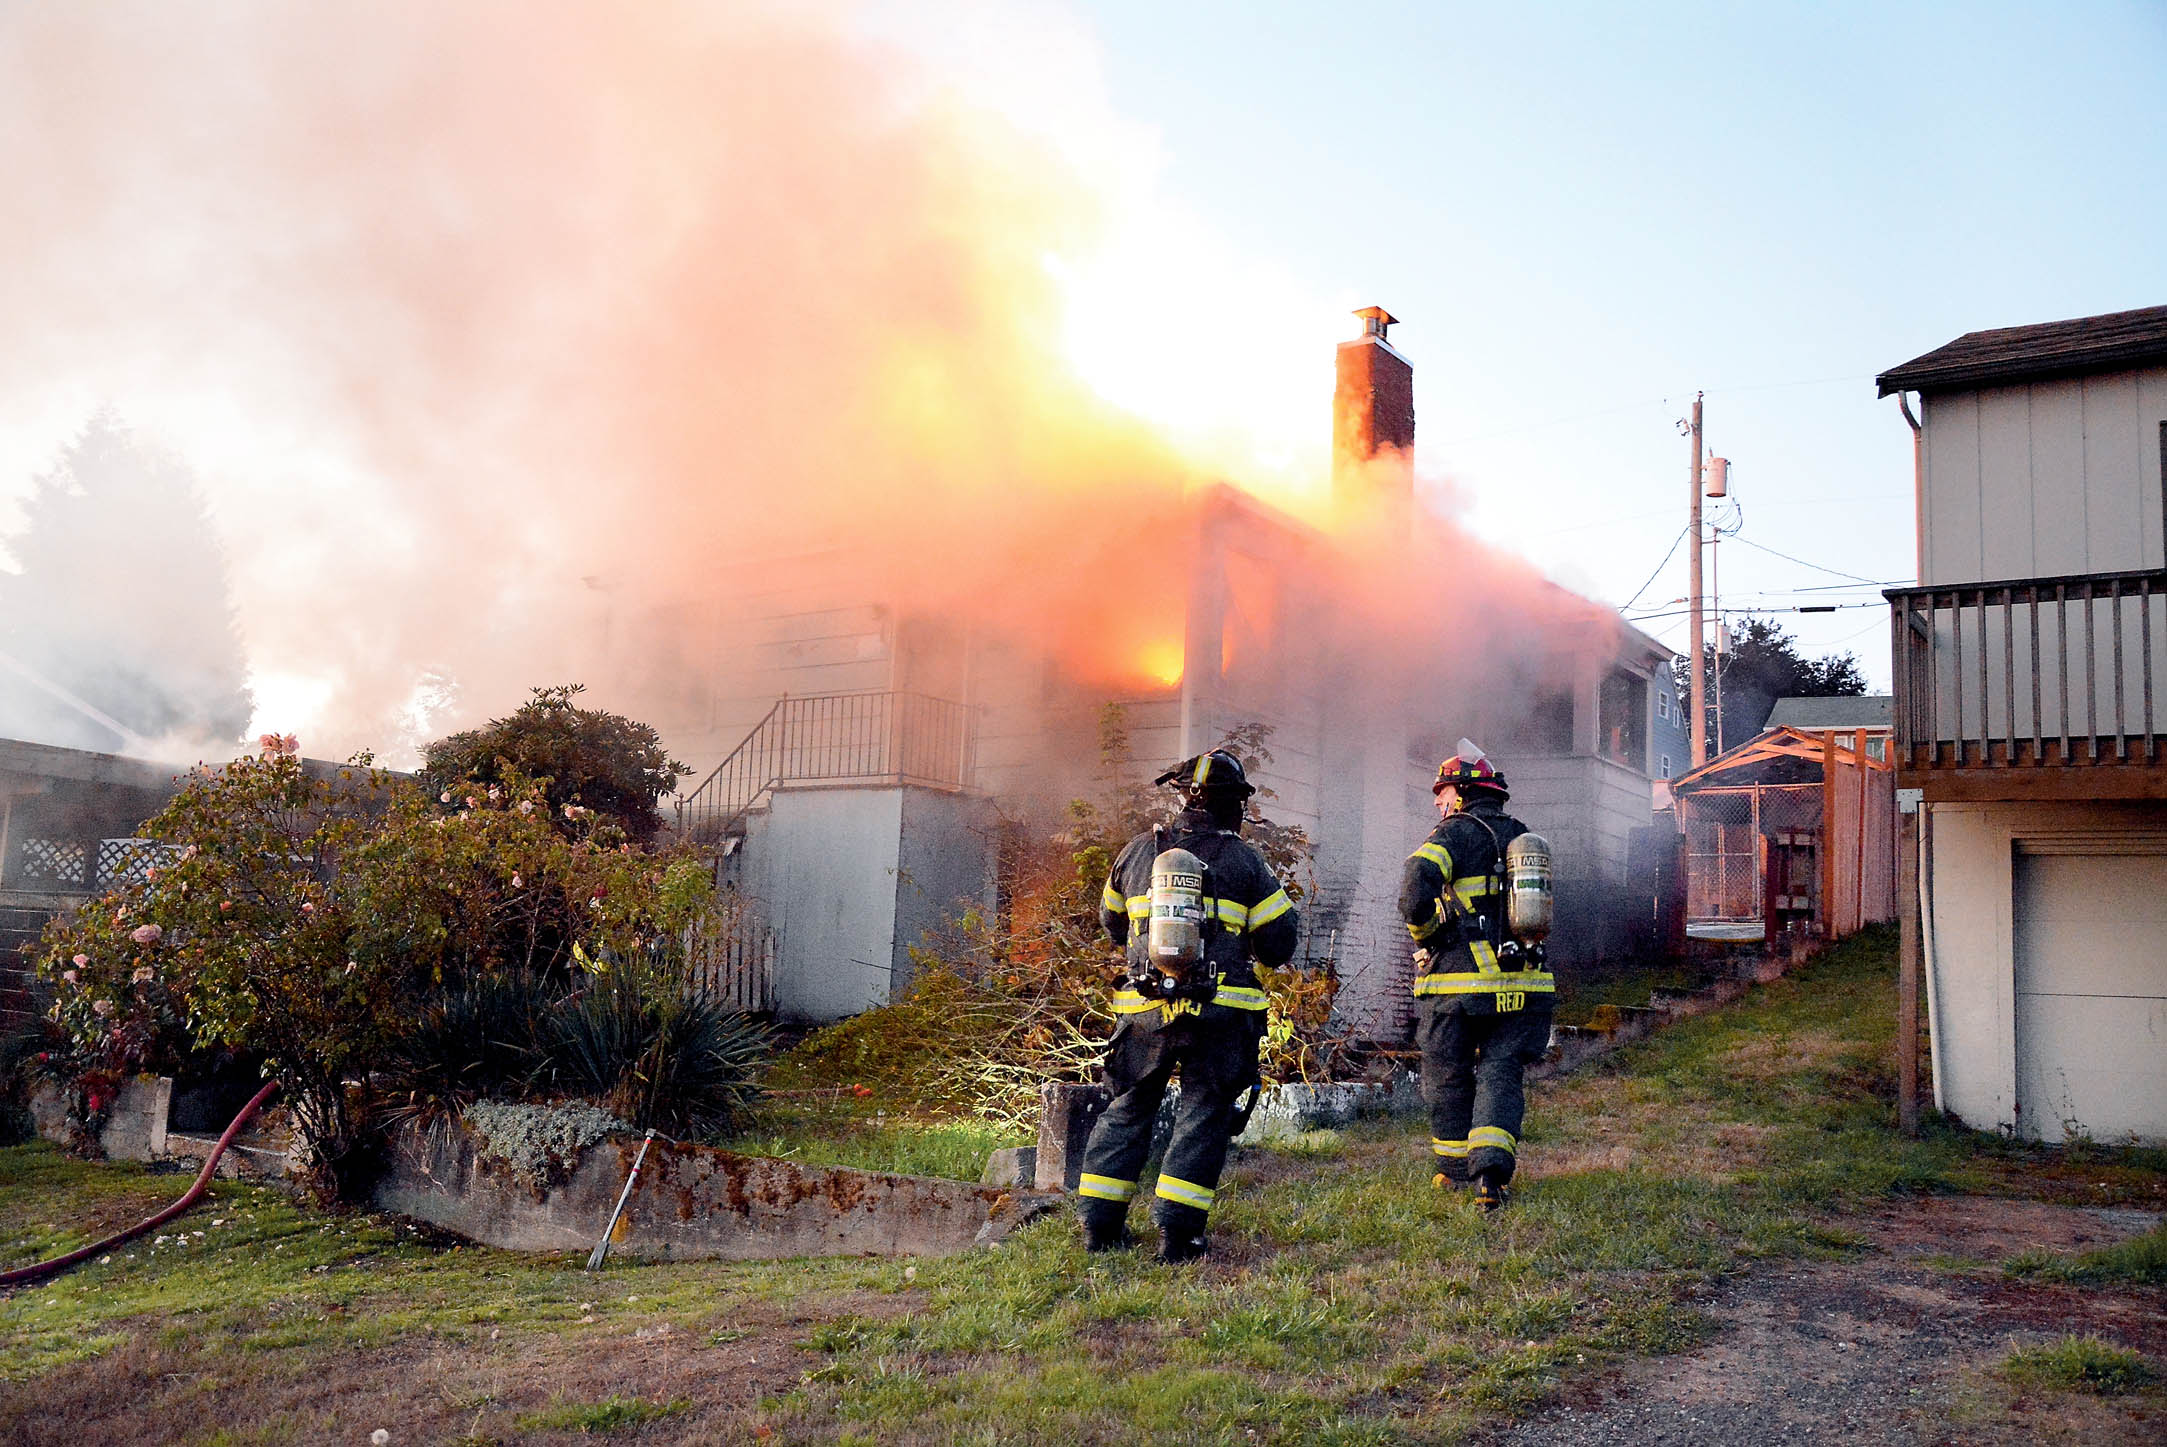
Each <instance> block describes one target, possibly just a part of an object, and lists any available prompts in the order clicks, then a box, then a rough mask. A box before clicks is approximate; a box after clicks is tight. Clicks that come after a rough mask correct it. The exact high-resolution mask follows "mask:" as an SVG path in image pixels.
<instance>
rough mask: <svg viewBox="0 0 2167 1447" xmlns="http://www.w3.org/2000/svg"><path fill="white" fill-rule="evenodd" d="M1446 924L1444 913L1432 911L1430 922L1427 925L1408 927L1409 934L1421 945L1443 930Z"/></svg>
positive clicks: (1420, 924)
mask: <svg viewBox="0 0 2167 1447" xmlns="http://www.w3.org/2000/svg"><path fill="white" fill-rule="evenodd" d="M1444 923H1445V915H1444V911H1442V910H1432V911H1431V912H1430V917H1429V920H1428V921H1427V922H1426V923H1419V924H1411V925H1409V926H1407V933H1409V934H1410V935H1413V936H1414V940H1415V943H1416V944H1418V945H1419V944H1421V943H1422V942H1423V941H1424V940H1426V939H1428V938H1429V937H1430V936H1431V935H1433V934H1436V933H1437V931H1438V930H1439V929H1441V928H1443V927H1444Z"/></svg>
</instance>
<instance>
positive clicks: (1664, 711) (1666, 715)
mask: <svg viewBox="0 0 2167 1447" xmlns="http://www.w3.org/2000/svg"><path fill="white" fill-rule="evenodd" d="M1655 716H1656V717H1657V718H1659V719H1662V720H1663V721H1664V722H1666V723H1668V722H1669V721H1670V695H1669V694H1667V693H1657V694H1656V696H1655Z"/></svg>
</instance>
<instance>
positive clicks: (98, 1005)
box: [90, 1000, 113, 1020]
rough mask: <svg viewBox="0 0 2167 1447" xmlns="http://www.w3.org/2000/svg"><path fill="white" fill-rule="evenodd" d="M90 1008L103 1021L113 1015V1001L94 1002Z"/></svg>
mask: <svg viewBox="0 0 2167 1447" xmlns="http://www.w3.org/2000/svg"><path fill="white" fill-rule="evenodd" d="M90 1008H91V1011H92V1013H94V1014H95V1015H97V1017H98V1018H99V1019H101V1020H102V1019H104V1018H105V1017H106V1016H108V1015H110V1014H112V1013H113V1002H112V1001H111V1000H93V1001H92V1002H91V1005H90Z"/></svg>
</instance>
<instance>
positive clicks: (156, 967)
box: [40, 736, 711, 1194]
mask: <svg viewBox="0 0 2167 1447" xmlns="http://www.w3.org/2000/svg"><path fill="white" fill-rule="evenodd" d="M550 813H551V811H550V809H549V807H548V803H547V800H546V796H545V795H544V793H543V791H542V790H541V789H540V788H539V787H537V786H535V785H533V784H531V783H529V782H528V781H526V780H525V779H523V778H521V777H519V776H517V775H516V774H514V775H510V776H507V777H504V778H500V779H499V780H497V781H496V782H495V783H492V784H484V783H479V782H470V783H463V784H460V785H458V786H455V787H452V788H438V789H436V790H434V791H432V790H430V789H427V788H424V787H423V786H421V785H419V784H417V783H415V782H414V781H413V780H410V779H404V778H401V777H399V776H396V775H392V774H389V773H386V772H384V771H382V770H379V769H375V768H372V767H370V765H369V763H368V761H367V760H366V759H365V758H363V759H359V760H357V761H355V762H354V763H353V764H351V765H349V766H346V767H343V768H338V769H325V768H323V767H322V766H320V765H319V766H313V767H310V766H304V764H303V762H302V760H301V759H300V757H299V751H298V749H297V748H296V747H295V746H294V744H293V742H292V740H290V739H283V738H277V737H273V736H266V738H265V740H264V743H263V749H262V752H261V754H260V755H259V756H258V757H254V758H244V759H238V760H235V761H234V762H233V763H230V764H227V765H224V766H222V767H219V768H215V769H203V770H199V771H198V772H197V773H196V774H195V775H194V776H192V777H191V778H190V779H189V780H188V781H187V783H186V785H185V787H183V788H182V789H181V791H180V792H179V793H178V794H177V795H176V796H175V797H174V799H173V800H172V802H171V803H170V804H169V805H168V806H167V807H166V809H165V810H164V811H163V812H162V813H160V814H159V815H158V816H157V817H155V818H154V819H152V820H150V821H149V822H148V823H147V824H146V825H145V826H144V831H143V832H144V833H145V834H146V835H147V836H148V837H150V838H152V839H154V840H157V841H159V842H160V843H162V844H163V845H164V846H166V847H165V850H164V857H163V858H162V860H161V861H160V863H159V864H158V865H157V866H156V867H155V868H153V869H151V870H149V871H147V872H146V877H145V878H143V879H142V880H140V881H138V882H135V883H131V884H128V885H125V886H122V887H120V888H118V889H116V890H114V891H113V892H112V893H110V894H109V895H107V896H106V897H105V898H104V899H102V900H100V901H97V902H96V903H94V904H91V905H88V906H86V907H85V908H84V909H83V910H82V911H80V912H79V913H78V914H77V915H76V916H74V917H73V918H72V919H69V920H66V921H56V922H55V924H54V926H53V927H52V928H51V929H50V930H49V931H48V934H47V938H46V941H45V948H44V951H43V954H42V958H41V961H40V968H41V970H42V972H43V973H44V974H45V975H46V976H47V977H48V978H49V979H50V981H51V982H52V988H53V992H54V1004H53V1006H52V1010H51V1013H50V1017H49V1018H50V1020H51V1022H52V1023H53V1025H54V1026H55V1027H56V1033H57V1034H58V1035H59V1036H60V1037H61V1038H62V1040H63V1041H64V1044H63V1045H62V1046H61V1047H60V1050H59V1052H58V1054H59V1055H60V1057H61V1058H60V1059H59V1060H58V1061H57V1062H56V1067H57V1068H56V1070H55V1073H56V1074H57V1075H58V1076H59V1077H60V1078H61V1079H62V1081H63V1082H64V1085H65V1087H66V1091H67V1094H68V1095H69V1097H70V1101H69V1103H70V1108H71V1111H72V1112H73V1113H74V1114H75V1119H76V1123H77V1125H78V1127H79V1128H80V1129H81V1130H82V1131H83V1132H84V1133H85V1134H86V1135H88V1136H94V1135H95V1131H96V1129H97V1126H98V1124H99V1121H100V1119H101V1115H100V1113H101V1111H102V1110H103V1109H105V1108H108V1107H109V1105H110V1101H111V1097H112V1094H113V1092H114V1090H115V1089H117V1087H118V1084H119V1083H120V1082H121V1081H122V1080H124V1079H125V1077H126V1076H127V1075H128V1074H129V1073H131V1072H133V1071H136V1070H141V1069H146V1068H151V1069H156V1068H164V1067H166V1066H168V1065H169V1064H170V1062H171V1061H172V1060H173V1059H174V1058H176V1057H177V1056H178V1055H180V1054H181V1053H182V1052H184V1051H186V1050H188V1049H191V1048H195V1049H213V1048H224V1049H231V1050H236V1051H241V1052H245V1053H247V1054H249V1055H251V1056H254V1057H259V1058H261V1059H262V1060H263V1061H264V1062H265V1069H266V1072H267V1073H268V1074H271V1075H275V1076H276V1077H277V1078H278V1079H279V1081H280V1082H281V1084H282V1085H283V1087H284V1099H285V1103H286V1105H287V1107H288V1109H289V1110H290V1111H291V1113H292V1116H293V1119H294V1123H295V1127H296V1130H297V1133H298V1135H299V1137H300V1140H301V1143H302V1144H303V1146H304V1147H305V1154H306V1156H307V1159H308V1164H309V1169H310V1174H311V1178H312V1184H313V1185H314V1186H315V1187H316V1188H317V1189H318V1190H319V1191H320V1192H322V1193H324V1194H332V1193H334V1192H336V1191H337V1190H338V1189H339V1188H340V1187H341V1185H342V1184H350V1182H349V1181H348V1176H349V1174H350V1172H349V1169H348V1168H349V1159H350V1158H351V1157H353V1156H354V1153H355V1152H356V1150H357V1148H358V1147H360V1146H361V1145H362V1144H363V1143H364V1140H365V1137H366V1134H367V1129H366V1127H367V1117H368V1114H369V1111H370V1109H371V1108H372V1106H373V1105H374V1104H375V1102H374V1101H372V1099H371V1096H370V1091H369V1087H368V1084H367V1082H368V1081H369V1079H370V1076H371V1073H372V1070H373V1068H374V1066H375V1064H376V1063H377V1057H378V1056H379V1054H380V1053H381V1052H382V1051H383V1050H384V1049H385V1047H386V1046H387V1045H389V1044H391V1043H392V1042H395V1041H396V1040H398V1039H400V1038H401V1036H402V1032H406V1031H408V1030H409V1028H410V1026H411V1024H412V1022H413V1021H414V1020H416V1019H417V1018H420V1017H421V1016H423V1015H425V1014H427V1013H428V1011H429V1009H430V1007H431V1004H432V1002H433V1001H436V1000H438V999H441V998H442V997H443V995H444V994H445V993H446V992H447V991H451V990H457V989H471V988H472V987H473V986H474V985H475V984H476V982H480V981H488V980H491V979H517V980H520V981H525V982H546V981H557V982H559V983H560V984H561V985H562V986H563V987H564V988H565V989H572V988H576V987H577V985H578V983H579V981H580V980H582V979H584V978H587V977H590V976H591V975H592V974H593V973H594V972H596V971H599V970H603V969H606V968H608V967H609V966H608V964H607V963H606V962H610V961H634V962H655V961H658V960H662V959H664V958H665V957H667V956H668V955H669V953H670V952H669V951H668V950H667V949H658V948H657V947H658V946H663V945H667V944H668V943H669V942H671V941H674V939H675V938H676V937H677V936H678V935H679V933H680V932H681V931H682V930H683V929H684V928H685V926H686V925H688V924H689V923H690V922H691V921H692V920H693V919H694V918H696V917H697V916H698V914H699V913H700V912H701V911H703V910H705V909H707V908H709V907H710V906H711V897H710V895H711V886H710V883H709V879H708V876H707V873H706V871H705V870H704V869H702V868H701V867H700V866H698V865H697V864H696V863H694V862H692V861H690V860H684V859H672V858H670V857H668V856H662V855H656V854H651V853H644V852H641V851H639V850H636V849H635V848H634V847H633V846H632V845H631V844H630V842H629V841H627V840H626V838H625V837H624V835H623V833H622V832H621V831H620V830H618V829H616V828H615V827H614V826H611V825H609V824H607V823H596V822H595V821H594V818H593V816H587V815H583V814H580V813H575V814H573V815H572V816H571V818H570V819H569V820H568V819H567V818H565V817H562V815H563V810H562V809H561V808H560V810H559V811H558V814H559V816H560V817H558V818H557V819H555V820H554V821H552V819H551V817H550ZM568 825H569V827H567V826H568ZM640 967H646V966H645V964H640V965H628V966H623V968H640Z"/></svg>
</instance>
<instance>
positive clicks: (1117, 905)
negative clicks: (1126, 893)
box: [1099, 884, 1129, 914]
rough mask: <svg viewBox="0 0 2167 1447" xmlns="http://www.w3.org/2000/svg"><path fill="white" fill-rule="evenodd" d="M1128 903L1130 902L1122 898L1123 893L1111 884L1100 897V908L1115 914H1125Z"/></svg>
mask: <svg viewBox="0 0 2167 1447" xmlns="http://www.w3.org/2000/svg"><path fill="white" fill-rule="evenodd" d="M1128 903H1129V902H1128V900H1127V899H1125V898H1123V897H1122V893H1121V891H1120V890H1118V889H1116V888H1114V887H1113V886H1112V885H1111V884H1109V885H1107V886H1106V889H1105V892H1104V893H1102V894H1101V895H1099V907H1100V908H1102V909H1107V910H1111V911H1112V912H1113V913H1115V914H1122V913H1125V912H1126V911H1127V909H1128Z"/></svg>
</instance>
